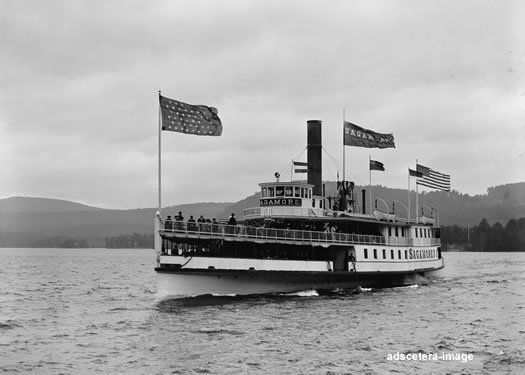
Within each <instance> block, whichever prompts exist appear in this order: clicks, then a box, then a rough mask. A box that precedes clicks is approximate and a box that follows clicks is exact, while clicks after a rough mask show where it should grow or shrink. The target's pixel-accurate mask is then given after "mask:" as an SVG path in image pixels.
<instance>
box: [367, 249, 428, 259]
mask: <svg viewBox="0 0 525 375" xmlns="http://www.w3.org/2000/svg"><path fill="white" fill-rule="evenodd" d="M382 250H383V251H382V255H383V257H382V259H396V257H395V255H397V259H405V260H407V259H433V258H435V257H436V255H437V250H435V249H414V250H412V249H410V250H397V254H396V250H393V249H390V251H389V255H390V258H387V250H386V249H382ZM372 251H373V253H372V255H373V259H378V257H377V249H372ZM368 255H369V254H368V249H363V256H364V258H365V259H368ZM403 256H404V257H403Z"/></svg>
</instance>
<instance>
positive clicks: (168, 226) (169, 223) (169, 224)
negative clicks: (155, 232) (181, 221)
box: [164, 215, 173, 229]
mask: <svg viewBox="0 0 525 375" xmlns="http://www.w3.org/2000/svg"><path fill="white" fill-rule="evenodd" d="M172 228H173V221H171V215H168V217H167V218H166V221H165V222H164V229H172Z"/></svg>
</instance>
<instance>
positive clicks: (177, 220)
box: [174, 211, 184, 230]
mask: <svg viewBox="0 0 525 375" xmlns="http://www.w3.org/2000/svg"><path fill="white" fill-rule="evenodd" d="M174 219H175V225H174V228H175V229H177V230H183V229H184V228H183V227H184V224H183V223H182V222H183V221H184V217H183V216H182V212H181V211H179V214H178V215H177V216H175V218H174Z"/></svg>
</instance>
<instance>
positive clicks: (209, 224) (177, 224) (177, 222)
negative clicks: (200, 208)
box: [164, 211, 219, 232]
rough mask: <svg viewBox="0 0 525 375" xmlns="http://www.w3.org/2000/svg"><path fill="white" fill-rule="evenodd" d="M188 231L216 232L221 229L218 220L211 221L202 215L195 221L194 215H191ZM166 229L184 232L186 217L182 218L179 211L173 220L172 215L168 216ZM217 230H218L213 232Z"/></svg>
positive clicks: (165, 224)
mask: <svg viewBox="0 0 525 375" xmlns="http://www.w3.org/2000/svg"><path fill="white" fill-rule="evenodd" d="M187 225H188V228H187V229H188V230H189V231H197V230H201V231H207V232H210V231H214V232H215V231H216V230H217V229H218V227H219V223H218V222H217V219H215V218H213V219H212V220H210V219H209V218H205V217H204V216H203V215H200V217H199V218H198V219H197V220H195V219H194V218H193V215H190V218H189V219H188V222H187ZM164 228H165V229H175V230H184V216H182V212H181V211H179V213H178V215H176V216H174V217H173V219H172V218H171V215H168V217H167V218H166V221H165V223H164ZM213 229H216V230H213Z"/></svg>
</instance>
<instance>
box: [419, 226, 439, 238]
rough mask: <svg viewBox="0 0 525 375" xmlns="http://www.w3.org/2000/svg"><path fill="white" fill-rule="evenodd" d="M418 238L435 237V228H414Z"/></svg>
mask: <svg viewBox="0 0 525 375" xmlns="http://www.w3.org/2000/svg"><path fill="white" fill-rule="evenodd" d="M414 231H415V233H416V238H434V237H435V236H434V234H435V233H434V229H432V228H414Z"/></svg>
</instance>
